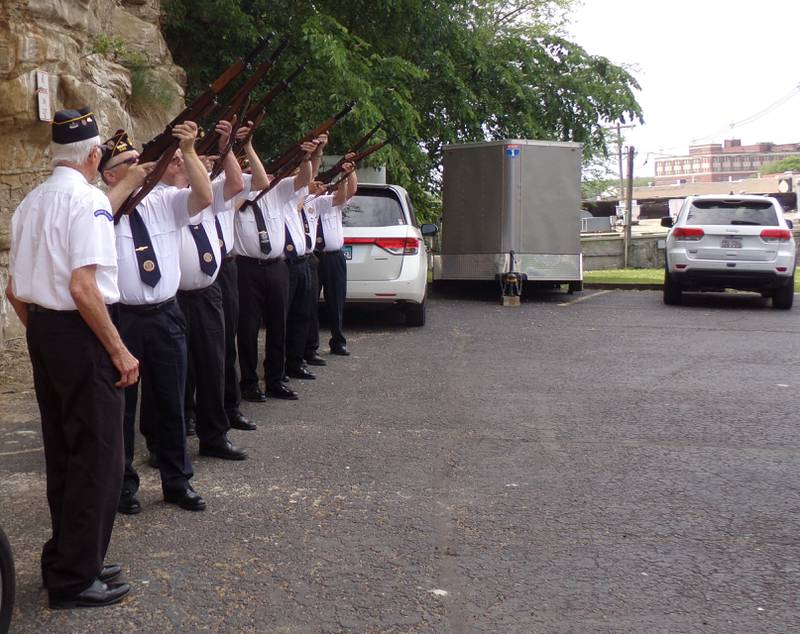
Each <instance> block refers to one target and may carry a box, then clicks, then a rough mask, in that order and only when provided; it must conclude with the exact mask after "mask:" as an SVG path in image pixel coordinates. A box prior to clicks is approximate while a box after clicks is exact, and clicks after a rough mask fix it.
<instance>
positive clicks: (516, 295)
mask: <svg viewBox="0 0 800 634" xmlns="http://www.w3.org/2000/svg"><path fill="white" fill-rule="evenodd" d="M515 268H517V267H516V263H515V261H514V251H509V252H508V271H506V272H505V273H501V274H500V275H499V276H498V279H499V280H500V300H501V302H502V304H503V306H519V302H520V297H522V284H523V282H524V281H525V276H524V275H523V274H522V273H519V272H518V271H515V270H514V269H515Z"/></svg>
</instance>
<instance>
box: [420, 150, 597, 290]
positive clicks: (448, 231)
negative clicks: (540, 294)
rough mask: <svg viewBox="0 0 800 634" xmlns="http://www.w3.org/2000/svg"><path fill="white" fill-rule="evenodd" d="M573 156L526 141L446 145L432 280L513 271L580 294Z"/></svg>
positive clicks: (576, 155) (577, 167)
mask: <svg viewBox="0 0 800 634" xmlns="http://www.w3.org/2000/svg"><path fill="white" fill-rule="evenodd" d="M581 150H582V146H581V144H580V143H556V142H550V141H526V140H509V141H492V142H488V143H468V144H463V145H448V146H446V147H445V149H444V181H443V214H442V241H441V252H440V253H439V254H437V255H435V256H434V258H433V260H434V261H433V266H434V274H433V276H434V279H435V280H494V279H500V278H501V277H502V276H503V274H505V273H508V272H510V271H515V272H517V273H519V274H520V276H521V277H522V279H523V280H527V281H531V282H546V283H552V284H562V283H568V284H569V285H570V290H580V289H581V288H582V283H583V282H582V280H583V264H582V256H581V244H580V217H579V212H580V208H581V192H580V178H581ZM512 253H513V262H512V255H511V254H512Z"/></svg>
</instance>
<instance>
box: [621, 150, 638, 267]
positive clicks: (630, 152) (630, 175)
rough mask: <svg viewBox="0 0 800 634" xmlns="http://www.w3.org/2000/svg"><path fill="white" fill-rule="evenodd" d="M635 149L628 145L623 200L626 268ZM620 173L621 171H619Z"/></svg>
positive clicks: (629, 245) (629, 238)
mask: <svg viewBox="0 0 800 634" xmlns="http://www.w3.org/2000/svg"><path fill="white" fill-rule="evenodd" d="M635 153H636V152H635V150H634V147H633V146H632V145H629V146H628V191H627V195H626V197H625V198H626V200H625V241H624V248H625V268H626V269H627V268H628V263H629V262H630V249H631V221H632V215H633V157H634V155H635ZM620 173H621V172H620Z"/></svg>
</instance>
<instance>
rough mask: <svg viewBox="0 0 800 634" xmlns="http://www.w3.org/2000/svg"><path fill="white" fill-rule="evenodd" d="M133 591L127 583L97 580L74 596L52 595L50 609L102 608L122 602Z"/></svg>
mask: <svg viewBox="0 0 800 634" xmlns="http://www.w3.org/2000/svg"><path fill="white" fill-rule="evenodd" d="M130 591H131V587H130V586H129V585H128V584H127V583H103V582H102V581H100V579H95V580H94V583H92V585H90V586H89V587H88V588H86V590H84V591H83V592H79V593H78V594H75V595H72V596H63V595H57V594H56V595H53V594H51V595H50V607H51V608H52V609H53V610H69V609H72V608H100V607H102V606H104V605H112V604H113V603H117V602H118V601H121V600H122V598H123V597H124V596H125V595H126V594H128V593H129V592H130Z"/></svg>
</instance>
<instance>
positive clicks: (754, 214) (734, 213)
mask: <svg viewBox="0 0 800 634" xmlns="http://www.w3.org/2000/svg"><path fill="white" fill-rule="evenodd" d="M686 224H687V225H766V226H769V227H775V226H777V225H778V215H777V214H776V213H775V208H774V207H773V206H772V203H771V202H769V201H768V200H696V201H694V203H692V206H691V207H690V208H689V212H688V213H687V214H686Z"/></svg>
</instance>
